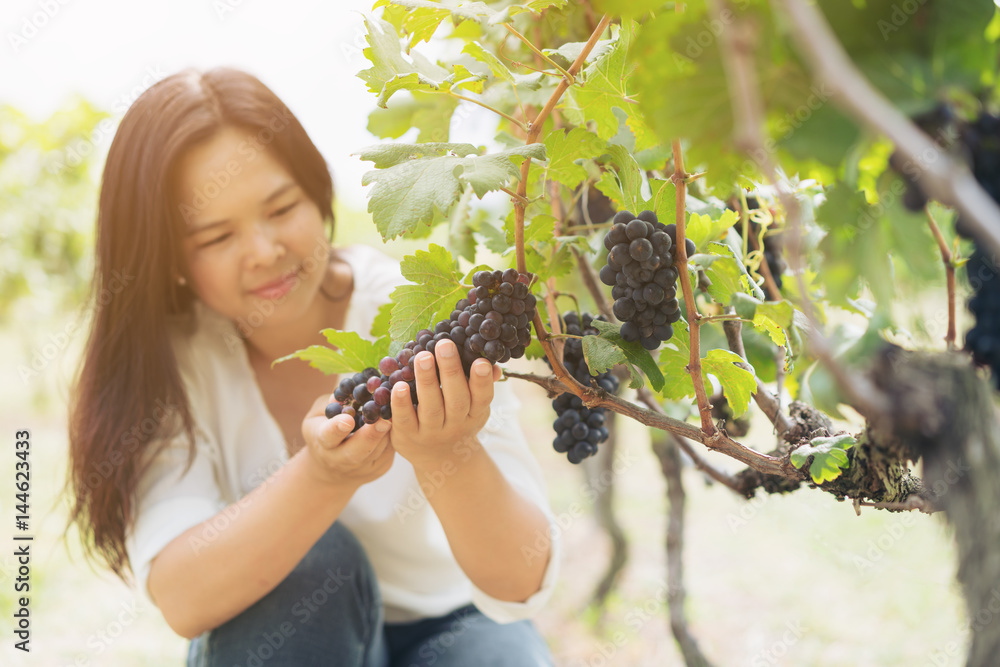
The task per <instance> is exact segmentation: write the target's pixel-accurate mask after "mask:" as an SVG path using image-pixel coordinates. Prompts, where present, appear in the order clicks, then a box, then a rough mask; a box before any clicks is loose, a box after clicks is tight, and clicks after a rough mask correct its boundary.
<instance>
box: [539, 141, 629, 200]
mask: <svg viewBox="0 0 1000 667" xmlns="http://www.w3.org/2000/svg"><path fill="white" fill-rule="evenodd" d="M606 146H607V144H606V142H605V141H604V140H603V139H601V138H600V137H598V136H597V135H596V134H594V133H593V132H588V131H587V130H585V129H583V128H581V127H574V128H573V129H572V130H570V131H569V132H562V131H559V130H557V131H555V132H551V133H549V135H548V136H547V137H545V155H546V156H548V159H549V164H548V167H546V170H545V177H546V178H547V179H548V180H552V181H558V182H559V183H562V184H563V185H565V186H566V187H567V188H570V189H572V188H575V187H576V186H578V185H579V184H580V183H581V182H582V181H583V180H584V179H585V178H587V172H586V171H585V170H584V168H583V167H582V166H580V165H579V164H577V163H576V161H577V160H580V159H582V158H595V157H597V156H599V155H600V154H601V153H603V152H604V150H605V147H606ZM637 166H638V165H637Z"/></svg>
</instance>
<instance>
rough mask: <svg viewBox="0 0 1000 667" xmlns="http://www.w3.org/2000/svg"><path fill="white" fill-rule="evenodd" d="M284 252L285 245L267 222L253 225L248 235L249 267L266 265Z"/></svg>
mask: <svg viewBox="0 0 1000 667" xmlns="http://www.w3.org/2000/svg"><path fill="white" fill-rule="evenodd" d="M284 254H285V247H284V246H283V245H282V244H281V241H280V240H279V239H278V235H277V233H276V232H275V230H274V229H271V227H270V225H268V224H267V223H258V224H256V225H254V228H253V232H252V233H251V235H250V247H249V249H248V261H249V263H250V265H251V267H256V266H268V265H270V264H273V263H274V262H275V261H277V260H278V259H280V258H281V257H282V256H283V255H284Z"/></svg>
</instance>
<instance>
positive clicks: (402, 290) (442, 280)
mask: <svg viewBox="0 0 1000 667" xmlns="http://www.w3.org/2000/svg"><path fill="white" fill-rule="evenodd" d="M399 269H400V272H401V273H402V274H403V277H404V278H406V279H407V280H409V281H410V282H411V283H414V284H410V285H400V286H398V287H396V289H394V290H393V291H392V294H391V295H390V298H391V299H392V301H393V303H394V304H395V305H394V306H393V308H392V322H391V324H390V325H389V335H390V336H392V340H393V341H403V342H406V341H409V340H412V339H413V336H414V334H416V333H417V332H418V331H420V330H421V329H423V328H424V327H426V326H428V325H431V324H434V323H435V322H437V321H438V320H440V319H443V318H444V317H446V316H447V315H448V314H450V313H451V311H452V310H454V308H455V302H456V301H458V300H459V299H461V298H462V297H463V296H465V293H466V291H467V288H466V287H465V286H464V285H463V284H462V283H461V274H460V273H458V271H457V270H456V267H455V260H454V259H452V256H451V253H449V252H448V251H447V250H446V249H445V248H442V247H441V246H439V245H436V244H434V243H432V244H430V246H429V247H428V248H427V250H417V251H416V253H414V254H413V255H408V256H406V257H404V258H403V261H402V262H401V263H400V265H399Z"/></svg>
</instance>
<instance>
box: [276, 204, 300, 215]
mask: <svg viewBox="0 0 1000 667" xmlns="http://www.w3.org/2000/svg"><path fill="white" fill-rule="evenodd" d="M298 205H299V202H297V201H295V202H292V203H291V204H289V205H288V206H285V207H284V208H279V209H278V210H277V211H275V212H274V213H272V214H271V217H274V218H276V217H278V216H281V215H284V214H286V213H288V212H289V211H291V210H292V209H293V208H295V207H296V206H298Z"/></svg>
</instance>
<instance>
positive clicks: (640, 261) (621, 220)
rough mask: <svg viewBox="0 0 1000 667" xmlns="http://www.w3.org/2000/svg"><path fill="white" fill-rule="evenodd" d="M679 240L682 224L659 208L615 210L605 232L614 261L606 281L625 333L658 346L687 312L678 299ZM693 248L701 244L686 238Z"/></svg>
mask: <svg viewBox="0 0 1000 667" xmlns="http://www.w3.org/2000/svg"><path fill="white" fill-rule="evenodd" d="M676 245H677V226H676V225H673V224H670V225H664V224H663V223H661V222H659V221H657V219H656V214H655V213H654V212H653V211H643V212H642V213H640V214H639V215H638V216H634V215H632V213H630V212H629V211H619V212H618V213H616V214H615V217H614V220H613V225H612V227H611V229H610V230H609V231H608V233H607V234H606V235H605V236H604V247H606V248H607V249H608V250H609V252H608V261H607V264H605V265H604V266H603V267H602V268H601V273H600V278H601V282H602V283H604V284H605V285H608V286H609V287H611V296H612V298H613V299H614V300H615V302H614V305H613V306H612V312H614V314H615V317H617V318H618V319H619V320H621V321H622V322H623V324H622V327H621V336H622V338H623V339H625V340H626V341H628V342H630V343H631V342H635V341H639V342H640V343H641V344H642V346H643V347H644V348H646V349H647V350H655V349H656V348H658V347H659V346H660V343H662V342H663V341H665V340H670V338H671V337H672V336H673V335H674V330H673V327H672V326H671V325H673V324H674V323H675V322H677V321H678V320H679V319H680V318H681V311H680V306H679V304H678V303H677V285H676V283H677V271H678V269H677V268H676V267H675V266H674V264H675V257H674V255H673V254H672V253H671V249H674V248H675V247H676ZM685 249H686V250H687V254H688V255H689V256H690V255H693V254H694V251H695V245H694V243H693V242H692V241H691V239H686V243H685Z"/></svg>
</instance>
